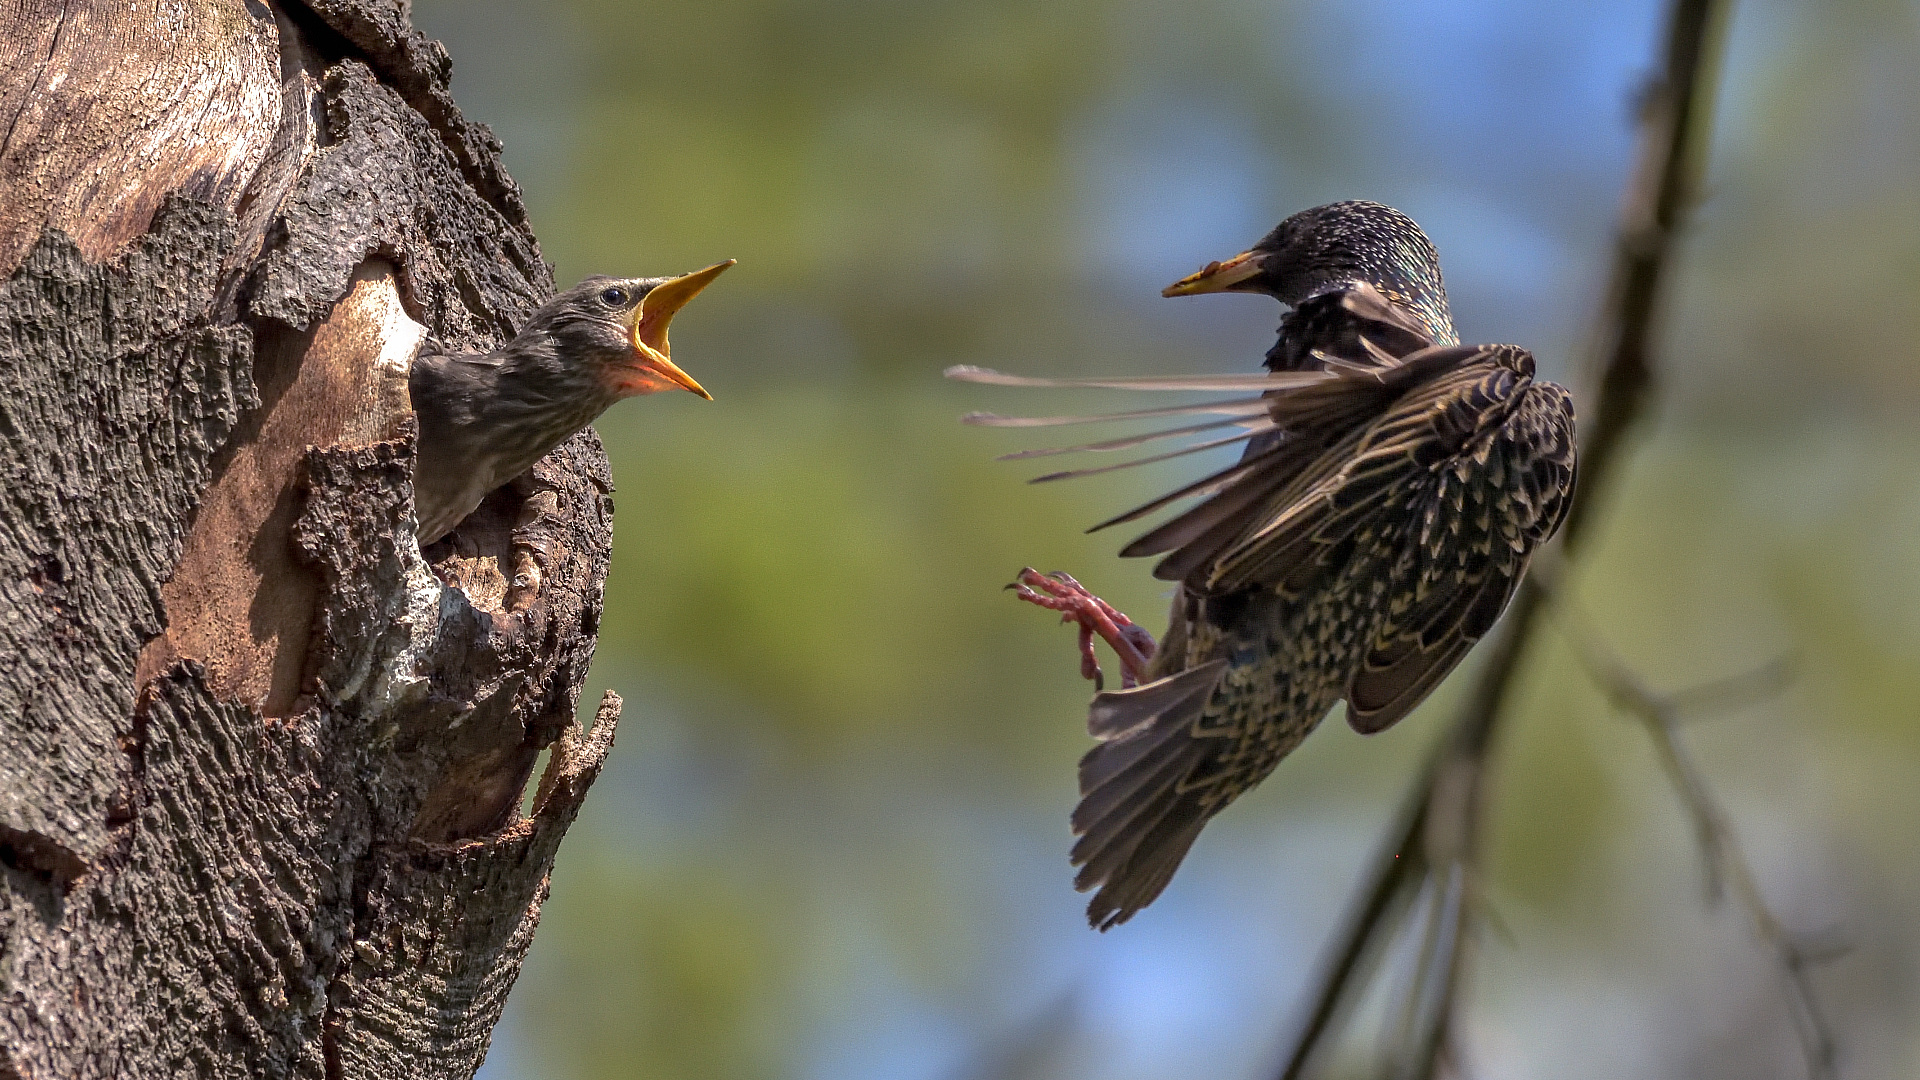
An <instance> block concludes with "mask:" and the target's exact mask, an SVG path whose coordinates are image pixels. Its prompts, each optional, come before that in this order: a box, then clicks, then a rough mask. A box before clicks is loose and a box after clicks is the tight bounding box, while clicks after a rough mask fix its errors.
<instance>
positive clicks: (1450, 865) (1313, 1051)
mask: <svg viewBox="0 0 1920 1080" xmlns="http://www.w3.org/2000/svg"><path fill="white" fill-rule="evenodd" d="M1729 7H1730V5H1729V4H1728V3H1727V2H1725V0H1673V2H1672V4H1671V6H1670V7H1669V9H1668V17H1667V27H1666V36H1665V46H1664V56H1663V63H1662V65H1661V69H1660V73H1659V74H1658V76H1657V77H1656V78H1655V80H1654V81H1653V82H1651V83H1650V84H1649V85H1648V86H1647V88H1646V90H1645V93H1644V95H1643V97H1642V98H1641V101H1640V104H1641V109H1640V125H1641V136H1640V149H1639V154H1638V158H1637V161H1636V165H1635V169H1634V175H1633V178H1632V180H1631V182H1630V183H1629V185H1628V188H1627V197H1626V201H1625V204H1624V206H1623V207H1622V210H1621V225H1620V233H1619V247H1618V250H1617V253H1616V257H1615V262H1614V267H1613V273H1612V276H1611V278H1610V280H1609V283H1608V288H1607V294H1606V299H1605V302H1604V304H1603V306H1602V307H1601V309H1600V323H1599V325H1600V327H1601V331H1602V336H1601V337H1600V338H1599V340H1598V341H1597V343H1596V355H1597V356H1599V357H1601V358H1602V360H1601V364H1600V368H1599V380H1598V387H1597V396H1596V398H1595V399H1594V406H1593V409H1592V411H1591V413H1590V414H1589V416H1588V417H1587V418H1586V419H1585V421H1584V422H1583V424H1582V428H1583V429H1584V434H1585V444H1584V445H1583V446H1582V448H1581V461H1580V470H1581V476H1580V486H1579V489H1578V490H1577V491H1576V492H1575V494H1574V501H1573V507H1572V510H1571V513H1570V515H1569V517H1568V520H1567V524H1566V528H1565V529H1564V531H1563V532H1562V536H1561V540H1560V543H1561V545H1562V546H1563V547H1564V549H1565V551H1566V552H1567V553H1568V554H1572V553H1573V552H1576V551H1577V550H1578V549H1579V545H1580V544H1581V542H1582V541H1584V540H1585V539H1586V536H1587V534H1588V533H1589V531H1590V530H1591V526H1590V524H1589V523H1590V522H1591V521H1592V519H1593V512H1594V511H1593V507H1594V504H1595V502H1596V500H1597V498H1598V497H1599V494H1600V493H1602V492H1604V491H1605V490H1606V481H1607V480H1608V479H1609V478H1610V477H1611V475H1612V473H1613V471H1614V467H1615V466H1616V465H1618V463H1619V457H1620V453H1621V448H1622V446H1623V445H1624V439H1625V437H1626V435H1627V432H1628V431H1629V430H1630V429H1632V427H1633V426H1634V424H1635V422H1636V421H1637V420H1638V419H1639V417H1640V415H1641V414H1642V412H1644V410H1645V407H1646V403H1647V398H1648V396H1649V394H1650V392H1651V390H1652V387H1653V367H1652V364H1651V361H1650V359H1649V357H1650V349H1651V346H1650V343H1651V340H1652V333H1653V328H1654V323H1655V317H1656V315H1657V314H1658V308H1659V301H1660V299H1661V296H1662V289H1661V285H1662V282H1663V280H1664V278H1665V276H1666V271H1667V267H1668V261H1669V258H1670V256H1671V254H1672V251H1673V247H1674V244H1675V242H1676V240H1677V238H1678V236H1679V233H1680V229H1681V225H1682V223H1683V220H1684V218H1685V216H1686V213H1687V211H1688V210H1689V209H1690V208H1691V206H1692V203H1693V193H1694V191H1695V189H1696V187H1697V183H1698V178H1699V176H1700V173H1701V171H1702V162H1703V160H1704V151H1705V149H1706V145H1707V141H1708V140H1707V133H1708V131H1709V130H1710V123H1709V121H1710V116H1711V104H1712V99H1713V79H1712V78H1710V74H1711V72H1712V70H1713V68H1714V66H1715V61H1716V59H1717V56H1718V52H1719V49H1718V46H1719V43H1720V41H1721V40H1722V38H1723V37H1724V33H1723V31H1724V28H1725V24H1726V16H1727V11H1728V8H1729ZM1544 598H1545V592H1544V590H1543V589H1541V588H1540V587H1539V586H1538V585H1537V584H1535V583H1534V582H1532V581H1528V582H1527V583H1526V584H1525V585H1523V586H1522V588H1521V589H1520V591H1519V594H1518V595H1517V596H1516V597H1515V598H1514V602H1513V605H1512V607H1511V608H1510V609H1509V610H1508V612H1507V614H1506V617H1505V618H1504V619H1503V620H1502V621H1501V628H1500V630H1499V631H1498V632H1497V633H1496V634H1495V635H1494V637H1493V640H1492V641H1491V642H1489V643H1488V654H1487V655H1486V658H1485V662H1484V664H1483V665H1482V666H1481V667H1480V668H1479V670H1478V673H1477V678H1476V681H1475V682H1474V684H1473V687H1472V689H1471V690H1470V691H1469V693H1468V696H1467V701H1466V704H1465V707H1464V709H1463V710H1462V712H1461V714H1460V717H1459V719H1458V720H1456V721H1455V723H1454V727H1453V730H1452V731H1451V732H1450V733H1449V735H1448V736H1447V737H1446V738H1445V739H1444V740H1443V742H1442V744H1441V746H1440V747H1439V749H1438V751H1437V753H1436V754H1435V756H1434V759H1433V761H1432V762H1431V763H1430V764H1429V765H1428V767H1427V768H1426V769H1425V770H1424V771H1423V772H1422V773H1421V776H1420V778H1419V781H1418V783H1417V784H1416V785H1415V787H1414V789H1413V791H1412V793H1411V795H1410V797H1409V800H1408V803H1407V806H1406V808H1405V809H1403V810H1402V812H1401V814H1400V815H1399V818H1398V820H1397V822H1396V827H1395V830H1394V832H1393V833H1392V834H1391V836H1390V838H1389V840H1388V842H1387V843H1386V844H1385V845H1383V846H1382V848H1381V851H1380V853H1379V855H1378V856H1377V857H1376V861H1375V869H1374V872H1373V873H1372V874H1370V875H1369V880H1368V884H1367V887H1366V888H1365V889H1364V890H1363V891H1362V892H1361V893H1360V894H1359V896H1358V897H1357V898H1356V900H1355V903H1354V905H1353V908H1352V910H1353V916H1352V918H1351V919H1350V921H1349V923H1348V925H1347V927H1346V928H1345V930H1344V931H1343V932H1342V934H1341V937H1340V939H1339V941H1338V943H1337V945H1336V947H1335V949H1334V951H1333V955H1332V957H1331V961H1330V963H1329V964H1328V966H1327V968H1326V970H1325V972H1324V973H1323V975H1322V977H1321V980H1320V982H1319V985H1318V986H1317V987H1316V988H1315V992H1314V995H1313V1005H1312V1007H1311V1008H1310V1009H1309V1011H1308V1020H1307V1023H1306V1025H1305V1027H1304V1028H1303V1029H1302V1032H1301V1034H1300V1037H1299V1038H1298V1040H1297V1042H1296V1043H1295V1045H1294V1047H1293V1049H1292V1052H1291V1053H1290V1054H1289V1056H1288V1060H1287V1063H1286V1065H1285V1066H1284V1068H1283V1069H1282V1072H1281V1076H1282V1078H1283V1080H1297V1078H1298V1077H1301V1076H1303V1075H1304V1074H1305V1071H1306V1069H1307V1067H1308V1065H1309V1064H1310V1063H1312V1062H1313V1061H1314V1060H1315V1059H1316V1058H1317V1057H1318V1056H1319V1053H1320V1052H1321V1051H1322V1050H1323V1048H1324V1047H1325V1046H1326V1045H1327V1043H1328V1041H1329V1037H1330V1036H1331V1035H1332V1034H1333V1033H1334V1032H1335V1031H1336V1030H1337V1029H1338V1027H1339V1026H1340V1025H1339V1024H1338V1023H1337V1022H1336V1021H1338V1020H1340V1019H1342V1018H1343V1017H1344V1016H1345V1015H1347V1014H1348V1013H1350V1012H1351V1011H1352V1009H1353V1007H1354V1005H1355V1004H1356V1003H1357V1001H1358V1000H1359V998H1360V996H1361V994H1362V991H1363V990H1364V987H1365V984H1366V982H1367V978H1366V972H1367V971H1368V970H1369V968H1370V966H1371V965H1370V964H1369V963H1368V961H1369V960H1370V959H1372V958H1376V957H1378V956H1379V955H1380V954H1381V953H1382V952H1383V951H1384V949H1385V947H1386V944H1387V943H1388V942H1389V941H1390V940H1391V939H1392V938H1393V937H1394V935H1395V934H1396V933H1397V932H1398V929H1399V920H1398V918H1396V917H1395V916H1397V915H1398V914H1399V913H1400V912H1402V911H1404V910H1406V908H1407V907H1408V906H1410V905H1411V903H1412V901H1413V900H1414V899H1415V898H1416V897H1418V896H1420V895H1421V893H1422V891H1423V889H1425V888H1426V887H1427V886H1428V885H1429V883H1430V881H1431V883H1432V884H1435V885H1439V886H1442V887H1443V888H1444V889H1445V890H1446V891H1447V892H1448V893H1451V891H1452V890H1453V889H1456V888H1457V889H1460V890H1462V892H1461V893H1460V894H1459V897H1458V902H1454V903H1450V904H1447V905H1446V909H1447V910H1446V911H1445V912H1444V913H1443V922H1444V925H1441V926H1437V927H1429V928H1428V930H1427V936H1426V940H1425V941H1424V942H1423V961H1422V965H1421V966H1422V967H1425V966H1427V964H1428V963H1432V964H1434V965H1435V966H1436V968H1437V971H1438V975H1437V976H1436V977H1435V981H1436V984H1437V985H1436V986H1435V987H1433V989H1432V992H1431V993H1428V992H1427V988H1426V987H1419V988H1417V989H1416V992H1414V993H1413V994H1410V995H1409V996H1408V1005H1407V1008H1408V1009H1410V1010H1411V1012H1409V1014H1408V1016H1407V1021H1408V1022H1407V1023H1406V1024H1405V1025H1404V1027H1403V1030H1405V1031H1406V1032H1407V1034H1406V1036H1405V1037H1404V1038H1403V1040H1401V1045H1400V1048H1399V1051H1400V1052H1399V1053H1398V1054H1396V1055H1394V1056H1395V1057H1396V1058H1397V1061H1396V1062H1395V1065H1394V1067H1393V1073H1394V1075H1397V1076H1399V1077H1403V1078H1406V1080H1431V1078H1432V1077H1433V1076H1434V1075H1435V1074H1436V1070H1437V1068H1438V1066H1439V1065H1440V1063H1441V1062H1442V1060H1443V1059H1444V1058H1446V1057H1448V1056H1451V1055H1447V1054H1445V1052H1444V1048H1445V1044H1446V1039H1447V1033H1448V1031H1449V1029H1450V1027H1451V1025H1452V1022H1453V1015H1454V1009H1455V1003H1456V1001H1457V999H1458V994H1459V989H1460V982H1461V978H1462V975H1463V972H1464V967H1465V953H1466V949H1465V935H1464V931H1465V929H1466V924H1465V920H1466V918H1467V915H1468V913H1470V912H1472V911H1473V910H1474V908H1475V905H1476V901H1475V898H1474V897H1475V882H1474V876H1475V874H1476V872H1477V870H1476V868H1477V866H1478V838H1479V835H1480V812H1481V805H1482V801H1483V799H1484V798H1485V792H1486V777H1487V767H1488V753H1489V750H1490V748H1491V746H1492V742H1493V737H1494V735H1495V733H1496V731H1497V730H1498V726H1499V720H1500V717H1501V706H1502V704H1503V703H1504V702H1505V700H1506V696H1507V693H1508V691H1509V690H1510V689H1511V688H1512V686H1513V683H1514V681H1515V676H1516V675H1517V674H1518V672H1519V670H1520V661H1521V660H1522V659H1523V658H1524V656H1525V653H1526V647H1527V644H1528V642H1529V641H1530V640H1531V638H1532V633H1533V629H1534V625H1535V623H1536V622H1537V621H1538V618H1539V615H1540V614H1541V609H1542V601H1543V600H1544ZM1435 895H1436V897H1437V896H1439V895H1441V894H1439V893H1436V894H1435ZM1435 902H1440V901H1439V900H1436V901H1435Z"/></svg>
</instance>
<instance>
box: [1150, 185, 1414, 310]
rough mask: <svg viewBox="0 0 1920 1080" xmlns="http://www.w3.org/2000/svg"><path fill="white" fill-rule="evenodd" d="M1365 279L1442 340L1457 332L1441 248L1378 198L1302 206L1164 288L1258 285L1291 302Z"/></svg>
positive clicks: (1174, 291)
mask: <svg viewBox="0 0 1920 1080" xmlns="http://www.w3.org/2000/svg"><path fill="white" fill-rule="evenodd" d="M1349 281H1364V282H1366V283H1368V284H1369V285H1372V286H1373V287H1374V288H1376V289H1379V290H1380V291H1381V292H1382V293H1384V294H1385V295H1386V296H1387V298H1388V299H1390V300H1392V301H1394V302H1395V303H1398V304H1400V305H1401V306H1402V307H1405V308H1407V309H1408V310H1410V311H1412V312H1413V313H1414V314H1415V315H1416V316H1418V317H1419V318H1420V319H1421V320H1422V321H1423V322H1425V323H1427V325H1428V326H1429V328H1430V329H1431V330H1432V331H1433V336H1434V337H1435V339H1436V340H1446V339H1447V338H1450V337H1451V327H1452V319H1451V318H1450V317H1449V316H1448V314H1447V290H1446V287H1445V286H1444V285H1443V284H1441V281H1440V256H1439V253H1438V252H1436V251H1434V248H1433V241H1431V240H1428V239H1427V234H1426V233H1423V232H1421V231H1420V226H1418V225H1416V224H1414V221H1413V219H1412V218H1410V217H1408V216H1407V215H1405V214H1403V213H1401V212H1400V211H1398V210H1395V209H1394V208H1393V207H1391V206H1386V205H1384V204H1381V203H1377V202H1366V201H1363V200H1353V201H1350V202H1337V203H1328V204H1327V205H1325V206H1316V207H1314V208H1313V209H1311V210H1302V211H1300V212H1299V213H1297V214H1295V215H1293V216H1292V217H1290V218H1288V219H1287V220H1285V221H1283V222H1281V223H1280V224H1279V225H1278V226H1276V227H1275V228H1274V230H1273V231H1272V232H1270V233H1268V234H1267V235H1266V236H1264V237H1262V238H1261V239H1260V242H1259V243H1257V244H1255V245H1253V247H1252V248H1250V249H1248V250H1246V251H1243V252H1241V253H1240V254H1238V255H1235V256H1234V257H1233V258H1231V259H1228V260H1226V261H1224V262H1213V263H1208V264H1207V265H1206V266H1205V267H1204V268H1202V269H1201V270H1199V271H1198V272H1196V273H1192V274H1188V275H1187V276H1186V277H1183V278H1181V279H1180V280H1179V281H1176V282H1174V283H1173V284H1171V285H1169V286H1167V287H1166V288H1165V289H1163V290H1161V295H1162V296H1191V295H1193V294H1195V293H1208V292H1252V293H1265V294H1267V295H1268V296H1273V297H1277V298H1278V299H1279V300H1280V302H1281V303H1284V304H1289V305H1293V304H1298V303H1300V302H1301V301H1302V300H1305V299H1307V298H1308V297H1310V296H1314V295H1316V294H1318V293H1321V292H1324V291H1325V290H1327V289H1328V288H1333V287H1338V286H1339V285H1341V284H1342V283H1344V282H1349Z"/></svg>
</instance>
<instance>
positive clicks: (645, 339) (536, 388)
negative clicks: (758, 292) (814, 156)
mask: <svg viewBox="0 0 1920 1080" xmlns="http://www.w3.org/2000/svg"><path fill="white" fill-rule="evenodd" d="M732 265H733V260H731V259H729V260H727V261H726V262H723V263H718V264H716V265H713V266H709V267H707V268H706V269H705V270H698V271H695V272H694V273H691V274H683V275H681V276H679V277H674V278H613V277H590V278H587V279H586V280H585V281H582V282H581V283H580V284H578V285H575V286H574V287H573V288H571V289H568V290H567V291H565V292H563V293H560V294H558V295H556V296H554V298H553V299H551V300H548V301H547V302H546V303H545V304H542V305H541V306H540V308H539V310H537V311H535V312H534V313H533V315H532V316H530V317H529V318H528V319H527V322H526V325H524V326H522V327H521V328H520V332H519V333H517V334H515V335H514V337H513V340H512V341H509V342H507V343H506V344H505V345H503V346H501V347H500V348H498V349H495V350H494V351H492V352H489V353H474V354H471V355H467V356H444V355H440V354H437V353H430V352H428V353H423V354H422V355H420V356H419V357H417V358H416V359H415V360H414V362H413V370H412V373H411V376H410V377H409V379H408V390H409V391H410V393H411V394H412V397H413V411H414V414H415V415H416V416H417V417H418V418H419V424H420V438H419V447H420V448H419V453H418V455H417V457H416V459H415V461H414V467H413V496H414V510H415V513H416V514H417V515H418V516H419V519H420V531H419V538H420V543H421V544H422V545H423V546H424V545H426V544H431V543H433V542H434V541H435V540H438V539H440V538H441V537H442V536H445V535H446V534H447V533H449V532H451V531H452V530H453V527H454V526H455V525H458V524H459V523H460V521H461V519H463V518H465V517H466V516H467V515H468V514H471V513H472V512H473V510H474V507H477V506H479V505H480V500H482V499H484V498H486V497H487V494H488V493H489V492H491V491H492V490H493V489H495V488H497V487H499V486H500V485H502V484H504V483H506V482H507V481H509V480H512V479H513V478H514V477H516V476H518V475H520V474H521V473H523V472H525V471H526V470H527V469H528V468H529V467H531V466H532V465H533V463H534V462H536V461H538V460H540V459H541V458H543V457H545V456H546V455H547V453H548V452H549V451H551V450H552V449H553V448H554V447H556V446H558V445H560V443H561V442H562V441H564V440H565V439H566V438H567V437H568V436H569V435H572V434H573V433H574V432H576V431H579V430H580V429H581V428H583V427H586V426H587V425H588V424H590V423H592V422H593V421H594V418H595V417H598V416H599V415H600V414H601V413H603V412H605V411H606V410H607V407H608V406H610V405H612V404H613V403H614V402H616V401H618V400H620V399H621V398H625V397H634V396H636V395H639V394H652V393H656V392H658V391H661V390H675V389H681V390H691V391H693V392H694V393H696V394H699V395H700V396H701V397H703V398H706V399H708V400H709V401H711V400H712V398H713V396H712V395H711V394H708V393H707V392H706V391H705V390H704V389H702V388H701V386H700V384H699V383H697V382H695V381H694V380H693V377H692V376H690V375H688V374H687V373H686V372H684V371H681V370H680V368H679V367H678V366H676V365H675V364H674V362H673V361H672V360H671V359H670V358H669V355H668V354H669V352H670V350H669V348H668V345H667V324H668V323H670V322H671V321H672V320H673V315H674V312H676V311H679V310H680V309H681V308H682V307H684V306H686V303H687V301H689V300H692V299H693V298H694V296H695V295H697V294H698V293H699V292H700V290H701V289H704V288H706V287H707V285H708V283H710V282H712V281H713V279H714V278H716V277H719V276H720V273H721V271H723V270H725V269H726V268H727V267H729V266H732Z"/></svg>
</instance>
